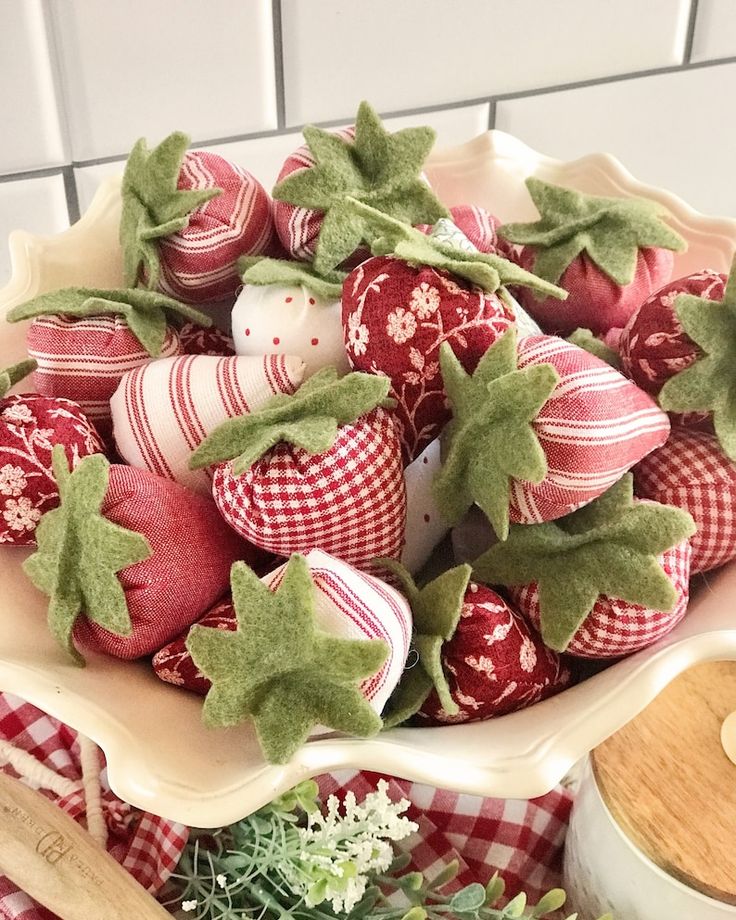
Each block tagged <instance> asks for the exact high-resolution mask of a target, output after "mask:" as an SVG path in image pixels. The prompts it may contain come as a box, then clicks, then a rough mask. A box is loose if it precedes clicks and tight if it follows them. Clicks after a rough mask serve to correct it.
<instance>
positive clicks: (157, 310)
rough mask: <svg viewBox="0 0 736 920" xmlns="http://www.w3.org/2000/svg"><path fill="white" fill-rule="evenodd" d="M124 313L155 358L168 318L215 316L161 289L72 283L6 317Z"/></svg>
mask: <svg viewBox="0 0 736 920" xmlns="http://www.w3.org/2000/svg"><path fill="white" fill-rule="evenodd" d="M52 315H54V316H55V315H62V316H103V315H107V316H122V317H123V318H124V319H125V322H126V323H127V325H128V328H129V329H130V331H131V332H132V333H133V335H134V336H135V337H136V338H137V339H138V341H139V342H140V343H141V345H142V346H143V347H144V348H145V349H146V351H147V352H148V354H149V355H151V357H152V358H158V357H159V355H160V354H161V349H162V347H163V344H164V340H165V338H166V326H167V322H168V319H169V318H170V317H173V318H174V319H179V318H184V319H187V320H191V321H192V322H195V323H199V325H200V326H211V325H212V319H211V317H209V316H207V315H206V314H205V313H201V312H200V311H199V310H195V309H194V308H193V307H190V306H188V305H187V304H183V303H180V302H179V301H178V300H174V298H173V297H167V296H166V295H165V294H160V293H159V292H158V291H146V290H141V289H140V288H116V289H113V290H106V289H105V288H81V287H69V288H61V289H60V290H58V291H52V292H51V293H49V294H39V296H38V297H34V298H33V299H32V300H27V301H26V302H25V303H22V304H19V305H18V306H17V307H13V309H12V310H10V311H9V312H8V315H7V319H8V321H9V322H11V323H18V322H20V321H21V320H27V319H33V318H34V317H36V316H52Z"/></svg>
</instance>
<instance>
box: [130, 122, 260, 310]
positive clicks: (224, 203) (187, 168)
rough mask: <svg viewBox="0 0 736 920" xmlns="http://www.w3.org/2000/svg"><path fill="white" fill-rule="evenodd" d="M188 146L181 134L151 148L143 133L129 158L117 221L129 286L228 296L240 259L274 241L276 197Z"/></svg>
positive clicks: (201, 298) (194, 296)
mask: <svg viewBox="0 0 736 920" xmlns="http://www.w3.org/2000/svg"><path fill="white" fill-rule="evenodd" d="M188 147H189V138H188V137H187V136H186V134H182V133H181V132H179V131H177V132H174V133H173V134H170V135H169V136H168V137H167V138H166V139H165V140H163V141H162V142H161V143H160V144H159V145H158V147H154V149H153V150H149V149H148V147H147V146H146V141H145V139H144V138H141V139H140V140H139V141H138V142H137V144H136V145H135V147H133V149H132V151H131V153H130V156H129V157H128V162H127V163H126V166H125V174H124V176H123V187H122V197H123V213H122V218H121V222H120V242H121V244H122V247H123V271H124V275H125V283H126V284H127V285H129V286H130V287H134V286H136V285H137V284H139V283H140V282H142V283H144V284H145V286H146V287H148V288H151V289H157V290H160V291H163V292H164V293H167V294H170V295H171V296H172V297H177V298H179V299H180V300H184V301H186V302H187V303H207V302H210V301H217V300H224V299H225V298H227V297H231V296H232V295H234V294H235V291H236V290H237V288H238V287H239V285H240V280H239V278H238V273H237V270H236V263H237V260H238V258H239V257H240V256H242V255H257V254H259V253H263V252H267V251H271V249H273V248H274V247H275V245H276V239H275V231H274V226H273V214H272V204H271V199H270V198H269V196H268V193H267V192H266V191H265V189H264V188H263V186H262V185H261V184H260V183H259V182H258V181H257V180H256V179H255V178H254V177H253V176H252V175H251V174H250V173H249V172H248V171H247V170H245V169H242V168H241V167H240V166H236V165H235V164H233V163H229V162H228V161H227V160H225V159H224V158H223V157H221V156H218V155H217V154H215V153H208V152H207V151H205V150H188V149H187V148H188Z"/></svg>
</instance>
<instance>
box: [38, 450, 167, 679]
mask: <svg viewBox="0 0 736 920" xmlns="http://www.w3.org/2000/svg"><path fill="white" fill-rule="evenodd" d="M51 457H52V464H53V471H54V476H55V478H56V484H57V487H58V489H59V496H60V505H59V507H58V508H54V509H53V510H52V511H47V512H46V514H44V516H43V517H42V518H41V521H40V522H39V525H38V527H37V528H36V541H37V543H38V549H37V550H36V552H35V553H34V554H33V555H32V556H29V557H28V559H26V561H25V562H24V564H23V569H24V571H25V573H26V575H28V577H29V578H30V579H31V581H32V582H33V584H34V585H35V586H36V587H37V588H38V589H39V590H40V591H43V593H44V594H46V595H48V597H49V599H50V600H49V612H48V622H49V628H50V630H51V633H52V635H53V636H54V638H55V639H56V640H57V642H58V643H59V644H60V645H61V646H62V647H63V648H64V649H66V651H68V652H69V654H70V655H71V656H72V658H73V659H74V661H75V662H76V663H77V664H84V659H83V658H82V656H81V655H80V654H79V652H78V651H77V650H76V648H75V647H74V642H73V640H72V632H73V630H74V624H75V622H76V620H77V617H78V616H79V615H80V614H81V613H84V615H85V616H86V617H87V619H88V620H92V622H93V623H97V624H98V625H100V626H102V627H103V628H104V629H107V630H109V631H110V632H113V633H116V634H117V635H119V636H129V635H130V634H131V632H132V626H131V622H130V615H129V614H128V604H127V601H126V599H125V592H124V590H123V587H122V585H121V584H120V581H119V580H118V578H117V573H118V572H120V571H121V569H125V568H127V567H128V566H129V565H134V564H135V563H136V562H142V561H143V560H144V559H147V558H148V557H149V556H150V555H151V553H152V549H151V547H150V545H149V543H148V540H146V538H145V537H144V536H143V535H142V534H139V533H135V532H134V531H132V530H126V529H125V528H123V527H119V526H118V525H117V524H113V523H112V522H111V521H108V520H107V519H106V518H105V517H103V516H102V514H101V511H100V509H101V507H102V502H103V500H104V498H105V495H106V493H107V486H108V479H109V470H110V464H109V463H108V461H107V460H106V458H105V457H104V456H103V455H102V454H91V455H90V456H88V457H84V458H83V459H82V460H80V461H79V463H78V464H77V467H76V469H75V470H74V471H73V472H70V471H69V466H68V464H67V459H66V453H65V451H64V448H63V447H62V446H61V445H60V444H57V445H55V446H54V449H53V451H52V455H51Z"/></svg>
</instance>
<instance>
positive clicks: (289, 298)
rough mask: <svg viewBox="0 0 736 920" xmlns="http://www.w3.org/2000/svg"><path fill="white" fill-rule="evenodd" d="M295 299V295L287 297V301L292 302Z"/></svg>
mask: <svg viewBox="0 0 736 920" xmlns="http://www.w3.org/2000/svg"><path fill="white" fill-rule="evenodd" d="M293 299H294V298H293V297H287V298H286V303H291V301H292V300H293Z"/></svg>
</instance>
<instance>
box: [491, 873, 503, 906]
mask: <svg viewBox="0 0 736 920" xmlns="http://www.w3.org/2000/svg"><path fill="white" fill-rule="evenodd" d="M504 891H506V883H505V882H504V880H503V879H502V878H501V876H500V875H499V874H498V872H494V873H493V876H492V877H491V879H490V881H489V882H488V884H487V885H486V907H493V905H494V904H497V903H498V902H499V901H500V900H501V898H502V897H503V893H504Z"/></svg>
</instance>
